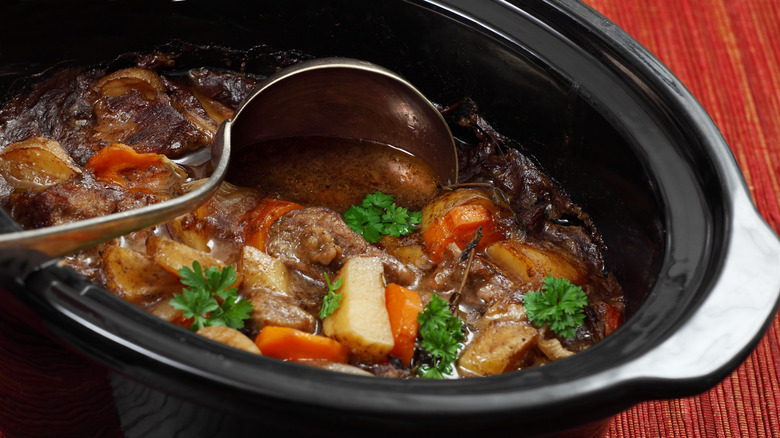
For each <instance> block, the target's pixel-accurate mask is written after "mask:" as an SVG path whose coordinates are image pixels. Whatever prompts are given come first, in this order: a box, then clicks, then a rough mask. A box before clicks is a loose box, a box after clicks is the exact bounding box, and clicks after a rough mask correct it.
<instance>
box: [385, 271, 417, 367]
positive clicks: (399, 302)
mask: <svg viewBox="0 0 780 438" xmlns="http://www.w3.org/2000/svg"><path fill="white" fill-rule="evenodd" d="M385 306H386V307H387V315H388V316H389V317H390V330H391V331H392V332H393V342H394V345H393V349H392V350H391V351H390V355H391V356H394V357H397V358H398V359H400V360H401V362H403V363H404V365H406V366H409V365H410V364H411V363H412V356H414V343H415V340H416V339H417V329H418V328H419V325H420V324H419V323H418V322H417V315H418V314H419V313H420V312H422V311H423V304H422V298H421V297H420V294H419V293H417V292H415V291H413V290H409V289H407V288H405V287H403V286H401V285H398V284H395V283H390V284H388V285H387V287H386V288H385Z"/></svg>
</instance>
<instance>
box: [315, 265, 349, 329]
mask: <svg viewBox="0 0 780 438" xmlns="http://www.w3.org/2000/svg"><path fill="white" fill-rule="evenodd" d="M325 283H326V284H327V285H328V294H327V295H325V297H324V298H323V299H322V307H321V308H320V314H319V316H320V319H325V318H327V317H328V315H330V314H331V313H333V312H335V311H336V309H338V308H339V305H340V304H341V299H342V298H344V297H343V296H342V295H341V294H337V293H336V290H338V289H339V288H340V287H341V284H342V283H343V281H342V280H341V277H339V278H337V279H336V281H334V282H333V284H331V283H330V279H329V278H328V274H325Z"/></svg>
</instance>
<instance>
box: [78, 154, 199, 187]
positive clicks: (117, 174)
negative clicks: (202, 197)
mask: <svg viewBox="0 0 780 438" xmlns="http://www.w3.org/2000/svg"><path fill="white" fill-rule="evenodd" d="M173 166H174V165H173V163H171V162H170V161H168V160H167V159H166V157H165V156H164V155H161V154H155V153H139V152H136V151H135V149H133V148H131V147H130V146H127V145H125V144H122V143H114V144H112V145H110V146H106V147H104V148H103V149H100V150H99V151H97V152H96V153H95V155H93V156H92V157H90V158H89V160H87V164H86V166H85V167H87V168H88V169H91V170H92V172H93V173H94V174H95V177H96V178H97V179H98V180H99V181H103V182H107V183H111V184H116V185H118V186H120V187H123V188H125V189H127V190H130V191H135V192H143V193H155V192H161V191H164V190H166V189H167V188H168V187H169V185H170V183H171V181H172V179H171V178H172V177H178V178H180V179H181V178H183V176H184V175H183V171H181V175H178V174H176V175H175V171H174V169H173Z"/></svg>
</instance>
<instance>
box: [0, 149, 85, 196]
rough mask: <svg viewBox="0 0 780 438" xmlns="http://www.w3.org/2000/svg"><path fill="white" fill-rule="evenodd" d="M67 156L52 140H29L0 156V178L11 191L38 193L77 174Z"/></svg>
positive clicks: (75, 167) (70, 159)
mask: <svg viewBox="0 0 780 438" xmlns="http://www.w3.org/2000/svg"><path fill="white" fill-rule="evenodd" d="M80 173H81V168H79V167H78V166H77V165H76V163H75V162H74V161H73V159H72V158H70V156H69V155H68V153H67V152H65V150H64V149H63V148H62V146H60V144H59V143H58V142H56V141H54V140H49V139H47V138H44V137H30V138H28V139H26V140H23V141H19V142H16V143H12V144H10V145H8V146H7V147H6V148H5V149H3V151H2V152H0V175H2V176H3V177H4V178H5V180H6V181H7V182H8V183H9V184H10V185H11V187H13V188H14V190H15V191H23V190H33V191H36V192H38V191H41V190H43V189H46V188H48V187H51V186H53V185H56V184H59V183H63V182H65V181H67V180H69V179H70V178H72V177H73V176H75V175H77V174H80Z"/></svg>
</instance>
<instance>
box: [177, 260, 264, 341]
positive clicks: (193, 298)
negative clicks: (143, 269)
mask: <svg viewBox="0 0 780 438" xmlns="http://www.w3.org/2000/svg"><path fill="white" fill-rule="evenodd" d="M179 276H180V277H181V282H182V284H183V285H185V286H187V287H186V288H184V289H182V293H180V294H174V295H173V299H171V306H173V308H174V309H178V310H181V311H182V313H183V314H184V317H185V318H192V320H193V322H192V325H191V326H190V330H192V331H198V330H200V329H202V328H203V327H206V326H213V325H223V326H227V327H230V328H234V329H240V328H242V327H244V320H245V319H247V318H249V314H250V312H252V303H251V302H250V301H247V300H245V299H243V298H240V297H239V296H238V290H237V289H236V288H232V287H230V286H232V285H233V284H235V283H236V281H237V278H236V272H235V270H234V269H233V267H232V266H227V267H225V268H224V269H222V270H220V269H219V268H218V267H216V266H209V267H208V268H206V269H205V271H204V270H202V269H201V266H200V263H199V262H198V261H197V260H195V261H193V262H192V269H190V268H189V267H187V266H182V268H181V269H179ZM217 298H220V300H217Z"/></svg>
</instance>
